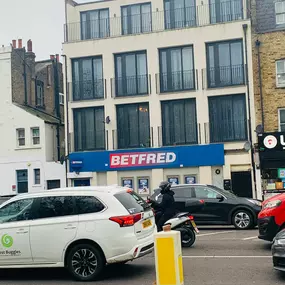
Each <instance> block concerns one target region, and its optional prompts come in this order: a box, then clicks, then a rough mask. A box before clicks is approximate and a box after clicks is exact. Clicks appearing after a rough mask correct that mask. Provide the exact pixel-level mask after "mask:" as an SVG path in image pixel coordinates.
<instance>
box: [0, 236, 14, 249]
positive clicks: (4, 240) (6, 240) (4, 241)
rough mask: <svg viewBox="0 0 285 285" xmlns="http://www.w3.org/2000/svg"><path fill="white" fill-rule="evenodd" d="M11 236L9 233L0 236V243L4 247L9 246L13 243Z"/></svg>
mask: <svg viewBox="0 0 285 285" xmlns="http://www.w3.org/2000/svg"><path fill="white" fill-rule="evenodd" d="M13 242H14V241H13V238H12V237H11V236H9V235H7V234H6V235H3V236H2V238H1V243H2V245H3V246H4V247H6V248H9V247H11V246H12V245H13Z"/></svg>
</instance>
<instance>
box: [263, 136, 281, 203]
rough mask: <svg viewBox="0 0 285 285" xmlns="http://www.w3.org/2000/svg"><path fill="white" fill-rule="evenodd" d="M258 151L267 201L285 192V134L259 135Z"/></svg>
mask: <svg viewBox="0 0 285 285" xmlns="http://www.w3.org/2000/svg"><path fill="white" fill-rule="evenodd" d="M258 149H259V160H260V169H261V175H262V188H263V194H264V197H265V199H266V198H268V197H270V196H273V195H276V194H279V193H281V192H285V133H281V132H272V133H264V134H261V135H259V136H258Z"/></svg>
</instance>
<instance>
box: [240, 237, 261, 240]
mask: <svg viewBox="0 0 285 285" xmlns="http://www.w3.org/2000/svg"><path fill="white" fill-rule="evenodd" d="M256 238H258V236H254V237H247V238H243V239H242V240H251V239H256Z"/></svg>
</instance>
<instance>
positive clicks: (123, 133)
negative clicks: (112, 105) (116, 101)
mask: <svg viewBox="0 0 285 285" xmlns="http://www.w3.org/2000/svg"><path fill="white" fill-rule="evenodd" d="M117 129H118V147H119V148H136V147H150V127H149V106H148V103H141V104H128V105H118V106H117Z"/></svg>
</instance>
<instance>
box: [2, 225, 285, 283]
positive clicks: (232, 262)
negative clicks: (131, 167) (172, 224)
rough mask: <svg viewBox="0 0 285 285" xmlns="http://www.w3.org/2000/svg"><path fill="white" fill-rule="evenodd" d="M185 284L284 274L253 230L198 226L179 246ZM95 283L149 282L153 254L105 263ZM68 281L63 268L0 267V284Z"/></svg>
mask: <svg viewBox="0 0 285 285" xmlns="http://www.w3.org/2000/svg"><path fill="white" fill-rule="evenodd" d="M183 257H184V258H183V266H184V275H185V285H231V284H234V285H245V284H246V285H250V284H258V285H271V284H275V285H278V284H284V282H285V274H281V273H279V272H277V271H274V270H273V268H272V259H271V252H270V244H269V243H266V242H263V241H260V240H258V239H257V230H251V231H236V230H234V229H232V228H224V227H222V228H219V229H217V228H216V229H214V228H213V229H212V228H206V229H202V230H201V233H200V235H199V237H198V238H197V241H196V244H195V245H194V247H193V248H190V249H183ZM103 278H104V280H102V281H98V282H94V283H93V282H92V283H88V284H96V285H131V284H132V285H152V283H153V281H154V280H155V270H154V258H153V256H152V255H150V256H147V257H144V258H142V259H140V260H137V261H135V262H132V263H130V264H126V265H121V266H109V267H107V268H106V270H105V273H104V276H103ZM1 284H3V285H4V284H5V285H20V284H29V285H33V284H36V285H42V284H43V285H51V284H52V285H57V284H58V285H67V284H68V285H71V284H78V285H81V284H87V283H81V282H73V281H72V280H71V279H70V278H69V276H68V274H66V272H65V271H64V270H54V269H52V270H46V269H45V270H42V269H36V270H27V269H25V270H0V285H1Z"/></svg>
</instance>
